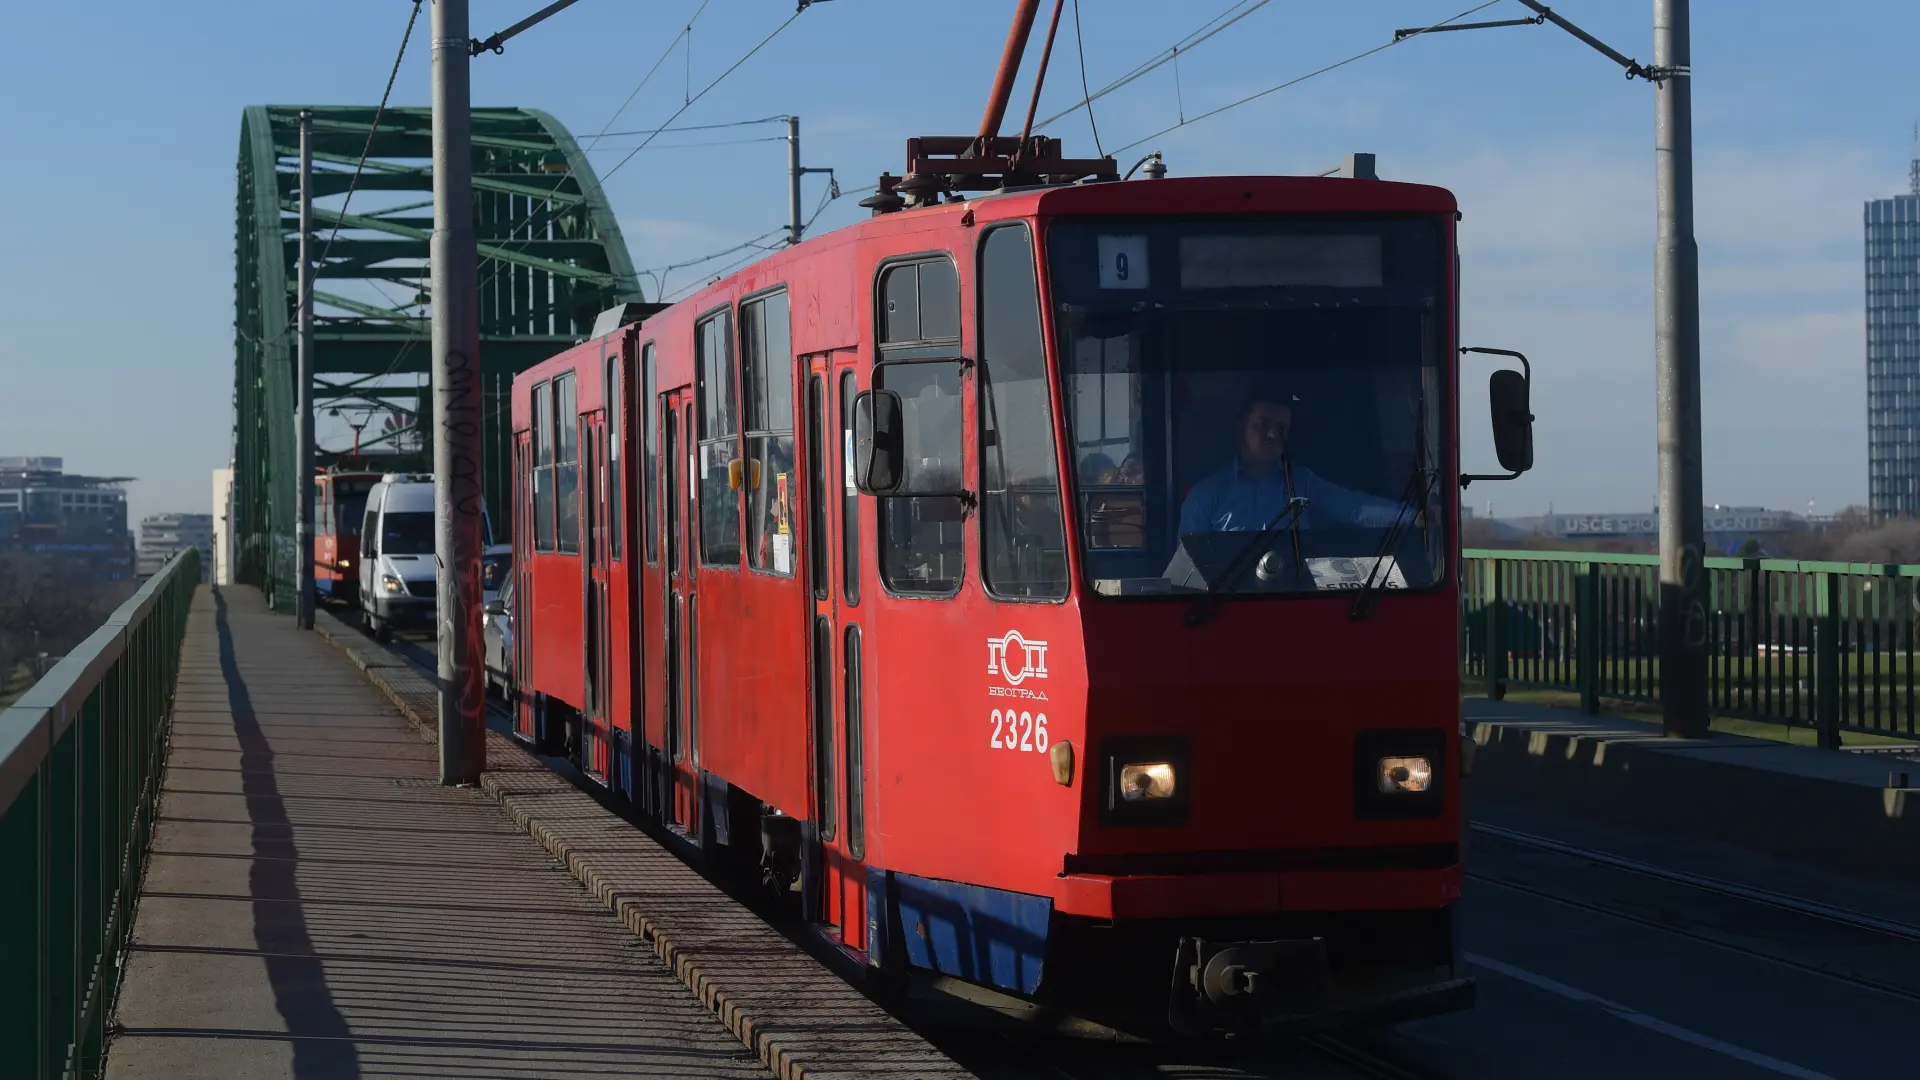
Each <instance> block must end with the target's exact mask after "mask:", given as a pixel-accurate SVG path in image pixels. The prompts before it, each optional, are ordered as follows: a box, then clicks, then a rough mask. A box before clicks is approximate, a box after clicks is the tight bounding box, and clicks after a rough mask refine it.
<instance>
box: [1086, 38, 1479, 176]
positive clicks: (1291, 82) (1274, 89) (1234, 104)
mask: <svg viewBox="0 0 1920 1080" xmlns="http://www.w3.org/2000/svg"><path fill="white" fill-rule="evenodd" d="M1499 2H1500V0H1487V2H1486V3H1484V4H1480V5H1477V6H1475V7H1471V8H1468V9H1467V10H1465V11H1463V12H1461V13H1460V14H1458V15H1454V16H1452V17H1450V18H1446V19H1442V20H1440V21H1439V22H1437V23H1434V24H1432V25H1431V26H1423V27H1421V28H1420V29H1418V30H1416V31H1414V32H1413V33H1411V34H1408V35H1407V36H1405V37H1401V38H1395V39H1394V40H1392V41H1389V42H1387V43H1386V44H1384V45H1376V46H1374V47H1373V48H1371V49H1368V50H1366V51H1365V52H1358V53H1355V54H1353V55H1352V56H1349V57H1347V58H1346V59H1345V60H1339V61H1335V62H1334V63H1331V64H1328V65H1327V66H1325V67H1322V68H1317V69H1315V70H1313V71H1309V72H1307V73H1306V74H1305V75H1298V76H1295V77H1294V78H1291V79H1288V80H1287V81H1286V82H1283V83H1280V84H1278V85H1275V86H1269V87H1267V88H1266V89H1265V90H1260V91H1256V92H1254V93H1251V94H1248V95H1247V96H1246V97H1243V98H1240V99H1238V100H1235V101H1230V102H1228V103H1227V104H1225V105H1222V106H1220V107H1219V108H1216V109H1209V110H1208V111H1206V112H1203V113H1201V114H1199V115H1198V116H1193V117H1188V118H1186V119H1183V120H1181V121H1180V122H1179V123H1177V124H1173V125H1170V126H1168V127H1164V128H1161V129H1160V130H1159V131H1156V132H1154V133H1153V134H1151V135H1147V136H1144V137H1142V138H1139V139H1135V140H1134V141H1132V142H1130V143H1128V144H1126V145H1125V146H1122V147H1118V148H1116V149H1115V150H1114V153H1116V154H1124V153H1126V152H1127V151H1128V150H1131V149H1133V148H1134V147H1136V146H1139V145H1141V144H1142V143H1147V142H1151V141H1153V140H1154V139H1157V138H1159V137H1160V136H1162V135H1165V134H1168V133H1169V132H1173V131H1178V130H1179V129H1181V128H1183V127H1186V126H1187V125H1189V124H1197V123H1199V122H1200V121H1202V120H1206V119H1208V118H1209V117H1214V116H1219V115H1220V114H1221V113H1223V112H1226V111H1227V110H1228V109H1237V108H1239V107H1240V106H1242V105H1245V104H1246V103H1248V102H1250V101H1256V100H1258V99H1260V98H1263V97H1266V96H1267V95H1268V94H1273V93H1278V92H1279V91H1281V90H1285V89H1286V88H1288V87H1290V86H1298V85H1299V84H1301V83H1303V82H1306V81H1307V80H1308V79H1311V78H1315V77H1316V76H1320V75H1325V74H1326V73H1327V72H1329V71H1334V70H1337V69H1339V68H1343V67H1346V66H1347V65H1348V64H1351V63H1353V62H1355V61H1357V60H1365V59H1366V58H1367V57H1369V56H1372V55H1374V54H1375V53H1379V52H1385V51H1386V50H1388V49H1391V48H1393V47H1394V46H1395V45H1398V44H1400V43H1401V42H1403V41H1412V40H1413V39H1414V38H1417V37H1419V36H1420V35H1422V34H1425V33H1427V32H1428V31H1430V30H1437V29H1439V28H1440V27H1442V26H1445V25H1447V24H1448V23H1453V22H1458V21H1460V20H1461V19H1464V18H1466V17H1467V16H1469V15H1472V14H1473V13H1474V12H1476V11H1484V10H1485V9H1487V8H1490V7H1492V6H1493V5H1495V4H1497V3H1499Z"/></svg>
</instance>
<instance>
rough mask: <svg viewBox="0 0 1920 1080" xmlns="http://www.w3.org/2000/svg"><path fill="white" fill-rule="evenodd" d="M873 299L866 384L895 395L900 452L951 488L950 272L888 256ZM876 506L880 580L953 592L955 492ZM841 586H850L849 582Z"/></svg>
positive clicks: (954, 430)
mask: <svg viewBox="0 0 1920 1080" xmlns="http://www.w3.org/2000/svg"><path fill="white" fill-rule="evenodd" d="M876 299H877V301H878V303H879V311H878V313H877V316H878V317H877V318H876V320H875V324H876V325H877V326H878V328H879V337H880V360H881V364H880V365H878V366H876V367H875V368H874V373H873V385H874V388H875V389H886V390H894V391H898V392H899V394H900V398H901V405H902V406H903V407H904V409H905V411H906V419H907V423H906V425H905V428H906V430H907V431H908V432H909V433H910V434H909V440H910V443H911V445H909V446H908V447H907V448H906V452H907V456H908V457H909V458H912V459H916V460H917V461H918V463H919V464H920V466H921V467H922V468H923V469H932V470H935V471H936V472H938V471H944V472H946V473H948V474H949V475H950V477H951V481H952V482H951V485H950V486H951V489H952V490H954V491H959V490H961V489H962V488H963V487H964V486H965V484H966V479H965V476H964V473H963V463H962V462H961V460H960V454H961V453H962V451H961V449H960V448H961V445H962V443H961V426H962V419H961V417H962V397H961V393H962V391H961V388H960V387H961V378H960V365H959V364H958V363H956V362H954V358H955V357H958V356H959V355H960V278H959V273H958V271H957V270H955V269H954V265H953V261H952V260H951V259H949V258H947V257H945V256H944V255H942V256H937V257H934V258H930V259H920V260H918V261H915V262H906V263H896V264H893V265H890V266H887V267H884V268H883V269H882V270H881V272H880V282H879V289H878V296H877V297H876ZM901 361H909V362H904V363H903V362H901ZM846 393H847V391H846V390H845V389H844V388H843V390H842V395H843V396H844V395H845V394H846ZM923 490H924V489H923ZM875 505H876V509H877V511H878V515H877V516H878V519H879V536H878V537H877V539H878V543H879V546H880V579H881V580H882V581H883V582H885V583H886V586H887V588H888V589H889V590H890V591H892V592H895V593H902V594H910V595H919V596H952V595H954V594H955V593H957V592H959V591H960V582H961V579H962V578H964V577H965V576H966V551H965V546H964V543H963V541H962V533H961V528H962V526H963V523H964V520H965V514H964V508H963V507H962V505H961V502H960V500H959V499H958V498H955V497H953V496H950V495H920V496H912V497H898V498H886V499H878V500H876V503H875ZM856 542H857V539H856ZM849 563H850V564H851V560H849ZM849 594H850V595H851V596H857V595H858V593H857V592H856V591H854V589H849Z"/></svg>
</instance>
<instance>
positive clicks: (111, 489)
mask: <svg viewBox="0 0 1920 1080" xmlns="http://www.w3.org/2000/svg"><path fill="white" fill-rule="evenodd" d="M65 465H66V463H65V462H64V461H63V460H62V459H60V458H57V457H0V555H11V556H16V557H18V556H28V557H32V556H39V557H44V558H48V559H54V560H57V561H59V562H61V563H63V564H66V565H69V566H74V567H78V568H80V569H81V570H82V571H83V572H84V573H85V575H86V576H87V577H89V578H92V579H94V580H97V581H125V580H127V579H130V578H132V577H133V575H134V560H133V536H132V534H130V533H129V532H128V531H127V493H126V491H125V490H124V489H123V487H122V485H123V484H125V483H127V481H128V480H129V479H131V478H130V477H125V476H79V475H76V474H73V473H69V472H67V471H65Z"/></svg>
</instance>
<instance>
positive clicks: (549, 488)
mask: <svg viewBox="0 0 1920 1080" xmlns="http://www.w3.org/2000/svg"><path fill="white" fill-rule="evenodd" d="M533 550H535V551H552V550H553V386H552V385H551V384H549V383H544V382H543V383H540V384H539V385H537V386H535V387H534V388H533Z"/></svg>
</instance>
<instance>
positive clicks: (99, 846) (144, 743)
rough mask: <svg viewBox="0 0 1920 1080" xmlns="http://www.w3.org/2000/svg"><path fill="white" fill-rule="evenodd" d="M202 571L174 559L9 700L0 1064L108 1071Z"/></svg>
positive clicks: (39, 1071)
mask: <svg viewBox="0 0 1920 1080" xmlns="http://www.w3.org/2000/svg"><path fill="white" fill-rule="evenodd" d="M199 581H200V556H199V553H198V552H197V551H195V550H193V549H191V548H189V549H187V550H186V551H185V552H182V553H181V554H180V555H178V556H176V557H175V558H174V559H173V560H172V561H170V562H168V563H167V565H166V566H165V568H163V569H162V570H161V571H160V572H159V573H157V574H155V575H154V576H153V577H152V578H151V579H149V580H148V581H147V583H146V584H145V585H144V586H142V587H141V589H140V591H138V592H136V593H135V594H134V595H133V598H132V599H130V600H128V601H127V602H126V603H125V604H123V605H121V606H120V608H119V610H117V611H115V612H114V613H113V615H112V617H110V618H109V619H107V621H106V624H105V625H103V626H101V627H100V629H98V630H96V631H94V633H93V636H92V637H89V638H88V639H87V640H86V641H85V642H83V643H82V644H81V645H80V646H79V647H78V648H76V649H74V650H73V651H72V652H71V653H69V654H68V655H67V658H66V659H65V660H62V661H61V662H60V663H59V664H58V665H57V666H56V667H54V669H53V670H52V671H49V672H47V674H46V676H45V677H44V678H42V679H41V680H40V681H39V682H38V683H37V684H35V685H34V686H33V688H32V689H30V690H28V691H27V693H26V694H25V695H24V696H23V697H21V699H20V700H19V701H18V702H16V703H15V704H14V705H13V706H12V707H11V708H8V709H6V710H4V711H0V1076H4V1077H7V1078H8V1080H12V1078H14V1077H19V1078H21V1080H42V1078H45V1080H54V1078H61V1077H72V1078H76V1080H82V1078H90V1077H93V1076H94V1075H95V1074H96V1073H97V1072H98V1070H99V1065H100V1059H101V1052H102V1049H103V1043H104V1039H105V1034H106V1024H107V1014H108V1012H109V1010H110V1009H111V1008H112V1005H113V996H114V991H115V990H116V988H117V987H118V985H119V977H120V963H121V950H122V948H123V947H124V946H125V944H126V941H127V934H128V930H129V924H130V923H131V921H132V919H133V906H134V899H135V896H136V894H137V892H138V890H139V887H140V876H141V871H142V870H143V868H144V867H145V864H146V855H147V842H148V840H149V839H150V838H151V836H152V833H153V819H154V803H155V800H156V799H157V798H158V797H159V789H160V768H161V758H162V755H163V754H164V752H165V742H166V732H167V719H168V717H169V715H170V713H171V709H172V704H173V688H174V682H175V679H176V677H177V676H178V672H179V661H180V645H181V642H182V640H183V639H184V638H185V636H186V624H187V608H188V606H189V605H190V604H191V603H192V600H193V591H194V588H195V586H197V585H198V584H199Z"/></svg>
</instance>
